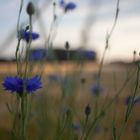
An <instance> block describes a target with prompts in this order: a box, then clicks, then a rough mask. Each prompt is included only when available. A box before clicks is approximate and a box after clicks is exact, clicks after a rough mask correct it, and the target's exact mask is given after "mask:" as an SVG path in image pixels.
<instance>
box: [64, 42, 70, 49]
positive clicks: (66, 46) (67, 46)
mask: <svg viewBox="0 0 140 140" xmlns="http://www.w3.org/2000/svg"><path fill="white" fill-rule="evenodd" d="M65 48H66V49H67V50H68V49H69V48H70V44H69V42H68V41H66V44H65Z"/></svg>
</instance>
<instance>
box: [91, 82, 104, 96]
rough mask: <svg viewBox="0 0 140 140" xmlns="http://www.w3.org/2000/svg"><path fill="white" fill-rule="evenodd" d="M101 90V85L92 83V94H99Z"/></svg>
mask: <svg viewBox="0 0 140 140" xmlns="http://www.w3.org/2000/svg"><path fill="white" fill-rule="evenodd" d="M101 91H102V87H101V86H100V85H98V84H94V85H93V86H92V87H91V92H92V94H93V95H96V96H97V95H99V94H100V93H101Z"/></svg>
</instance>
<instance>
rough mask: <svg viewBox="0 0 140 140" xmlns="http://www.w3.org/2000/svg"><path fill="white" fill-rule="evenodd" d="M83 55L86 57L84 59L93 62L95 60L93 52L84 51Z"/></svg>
mask: <svg viewBox="0 0 140 140" xmlns="http://www.w3.org/2000/svg"><path fill="white" fill-rule="evenodd" d="M83 55H84V58H86V59H88V60H92V59H95V57H96V56H95V55H96V54H95V52H92V51H84V52H83Z"/></svg>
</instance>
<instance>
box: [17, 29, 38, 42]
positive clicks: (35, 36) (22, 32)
mask: <svg viewBox="0 0 140 140" xmlns="http://www.w3.org/2000/svg"><path fill="white" fill-rule="evenodd" d="M30 36H31V39H32V40H36V39H38V38H39V34H38V33H35V32H32V33H31V32H30V31H27V30H23V29H21V30H20V31H19V32H18V38H19V39H23V40H25V41H26V42H29V40H30Z"/></svg>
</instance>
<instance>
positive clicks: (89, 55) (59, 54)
mask: <svg viewBox="0 0 140 140" xmlns="http://www.w3.org/2000/svg"><path fill="white" fill-rule="evenodd" d="M29 54H30V57H29V60H30V61H41V60H44V61H53V60H59V61H66V60H71V61H74V60H89V61H96V52H95V51H91V50H80V49H75V50H66V49H43V48H37V49H31V50H30V52H29Z"/></svg>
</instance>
